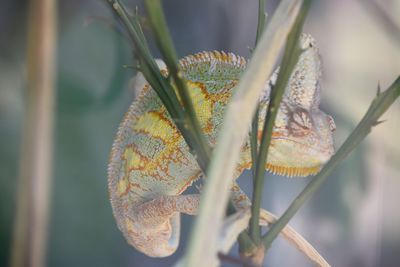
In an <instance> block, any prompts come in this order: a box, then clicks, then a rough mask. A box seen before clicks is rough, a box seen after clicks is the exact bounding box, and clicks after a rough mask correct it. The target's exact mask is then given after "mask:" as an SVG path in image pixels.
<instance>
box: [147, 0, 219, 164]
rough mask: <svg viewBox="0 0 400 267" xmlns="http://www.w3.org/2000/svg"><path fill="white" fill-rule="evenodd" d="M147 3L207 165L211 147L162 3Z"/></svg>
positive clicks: (200, 157)
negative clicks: (184, 73) (200, 120)
mask: <svg viewBox="0 0 400 267" xmlns="http://www.w3.org/2000/svg"><path fill="white" fill-rule="evenodd" d="M145 4H146V8H147V13H148V16H149V20H150V23H151V26H152V29H153V32H154V36H155V39H156V42H157V45H158V47H159V48H160V50H161V53H162V56H163V58H164V61H165V64H166V65H167V67H168V71H169V72H170V74H171V75H172V77H173V79H174V81H175V84H176V87H177V91H178V94H179V97H180V99H181V100H182V104H183V108H184V110H185V112H184V115H185V122H186V125H185V126H186V127H187V128H188V131H190V132H192V133H194V134H193V136H194V137H195V138H196V144H197V146H196V153H197V155H198V160H199V161H200V162H201V165H202V166H207V164H208V161H209V158H210V157H211V147H210V145H209V144H208V142H207V140H206V138H205V136H204V134H203V133H202V132H203V131H202V129H201V127H200V123H199V120H198V119H197V115H196V112H195V110H194V107H193V103H192V100H191V98H190V95H189V91H188V88H187V85H186V82H185V81H184V80H183V79H182V77H181V76H182V75H181V73H180V70H179V64H178V57H177V54H176V51H175V48H174V46H173V43H172V39H171V35H170V33H169V30H168V27H167V22H166V20H165V16H164V13H163V11H162V7H161V3H160V1H159V0H146V1H145Z"/></svg>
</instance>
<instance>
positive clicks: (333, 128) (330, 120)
mask: <svg viewBox="0 0 400 267" xmlns="http://www.w3.org/2000/svg"><path fill="white" fill-rule="evenodd" d="M327 119H328V124H329V129H330V130H331V132H334V131H335V130H336V124H335V121H334V120H333V118H332V116H329V115H328V118H327Z"/></svg>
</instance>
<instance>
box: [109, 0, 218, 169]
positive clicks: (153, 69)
mask: <svg viewBox="0 0 400 267" xmlns="http://www.w3.org/2000/svg"><path fill="white" fill-rule="evenodd" d="M108 3H109V4H110V5H111V8H112V10H113V11H114V12H116V14H117V15H118V17H119V18H120V19H121V21H122V22H123V24H124V25H125V26H126V29H127V31H128V34H129V36H130V37H131V39H132V41H133V42H134V44H135V47H136V50H135V52H136V55H137V57H138V58H139V60H140V62H141V66H140V69H141V71H142V73H143V75H144V77H145V78H146V80H147V81H148V82H149V84H150V85H151V87H152V88H153V89H154V90H155V91H156V93H157V94H158V96H159V97H160V99H161V101H162V102H163V104H164V106H165V107H166V109H167V111H168V112H169V114H170V115H171V118H172V119H173V121H174V122H175V124H176V126H177V128H178V129H179V131H180V132H181V133H182V136H183V137H184V139H185V141H186V143H187V144H188V146H189V148H190V151H191V153H193V154H195V157H196V159H197V161H198V163H199V166H200V168H201V169H202V170H203V172H205V170H206V169H207V166H208V162H209V158H210V154H211V149H210V147H209V145H208V144H207V142H206V139H205V137H204V136H203V134H202V131H201V128H200V126H199V123H198V121H197V118H196V114H195V113H194V109H193V106H192V105H191V102H190V97H189V96H188V94H187V90H185V89H182V88H184V87H185V86H186V85H185V84H184V82H182V80H181V79H179V78H180V77H179V71H178V67H177V60H176V53H175V52H174V49H173V46H172V41H171V43H169V42H168V41H162V42H159V44H160V50H161V51H162V52H163V53H164V52H165V53H167V54H169V53H171V51H172V53H173V55H172V56H171V55H167V56H166V59H167V60H166V61H167V62H166V63H167V64H169V66H168V67H169V68H170V67H171V68H172V70H170V71H171V73H172V74H173V75H174V80H175V83H176V84H177V85H179V86H178V92H179V93H180V94H181V95H180V98H181V100H182V102H183V104H184V105H185V109H184V108H183V107H182V105H181V103H180V101H179V99H178V96H177V95H176V93H175V90H174V88H173V86H172V85H171V83H170V81H169V80H168V78H167V77H164V76H163V75H162V74H161V72H160V70H159V68H158V66H157V64H156V63H155V61H154V59H153V57H152V55H151V53H150V49H149V48H148V45H147V42H146V40H145V38H144V35H143V32H142V30H141V27H140V24H139V22H138V20H137V18H136V17H134V19H133V20H131V18H130V17H129V15H128V12H127V11H126V9H125V7H124V5H123V4H122V3H121V2H120V1H119V0H108ZM154 3H155V2H153V3H151V4H153V5H154ZM151 4H150V5H151ZM155 7H156V10H155V11H153V6H152V7H151V8H150V9H149V11H150V12H149V13H151V14H152V15H156V16H157V17H158V16H160V14H159V13H160V12H161V13H162V11H161V6H160V5H159V7H160V9H158V10H157V6H155ZM153 12H155V13H153ZM162 16H163V15H162ZM154 20H155V21H156V23H155V24H156V28H155V32H156V33H158V34H160V35H161V37H162V38H167V39H169V40H171V39H170V37H165V36H167V35H169V33H168V30H165V29H164V28H160V25H159V22H160V20H158V19H157V18H155V19H154ZM161 20H163V18H162V19H161ZM172 65H174V66H172ZM174 73H175V74H174ZM176 78H178V79H176ZM182 84H183V87H182ZM179 88H181V89H179ZM188 112H189V113H190V114H188Z"/></svg>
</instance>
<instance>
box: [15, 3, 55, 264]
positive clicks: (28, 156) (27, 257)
mask: <svg viewBox="0 0 400 267" xmlns="http://www.w3.org/2000/svg"><path fill="white" fill-rule="evenodd" d="M56 5H57V1H56V0H36V1H30V3H29V18H28V22H29V23H28V51H27V70H28V72H27V95H26V96H27V98H26V99H27V101H26V105H25V116H24V120H25V122H24V130H23V131H22V133H23V134H22V146H21V157H20V163H19V167H20V174H19V179H18V191H17V207H16V215H15V228H14V235H13V244H12V251H11V260H10V265H11V266H12V267H22V266H32V267H39V266H45V262H46V250H47V233H48V218H49V210H50V195H51V184H52V183H51V180H52V179H51V175H52V159H53V156H52V154H53V117H54V80H55V69H56V68H55V54H56V52H55V50H56V39H57V38H56V35H57V34H56V28H57V12H56Z"/></svg>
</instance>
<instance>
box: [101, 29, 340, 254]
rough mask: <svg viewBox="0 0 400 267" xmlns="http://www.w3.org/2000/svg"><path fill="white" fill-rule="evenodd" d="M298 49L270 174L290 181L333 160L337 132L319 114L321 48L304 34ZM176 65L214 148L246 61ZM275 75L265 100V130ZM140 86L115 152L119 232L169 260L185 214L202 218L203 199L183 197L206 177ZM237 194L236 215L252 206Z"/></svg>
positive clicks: (245, 158) (227, 58)
mask: <svg viewBox="0 0 400 267" xmlns="http://www.w3.org/2000/svg"><path fill="white" fill-rule="evenodd" d="M300 46H301V48H302V49H303V53H302V54H301V56H300V59H299V62H298V63H297V65H296V66H295V69H294V71H293V73H292V74H291V77H290V80H289V82H288V85H287V88H286V91H285V94H284V98H283V101H282V103H281V106H280V108H279V112H278V115H277V119H276V122H275V126H274V129H273V133H272V141H271V145H270V151H269V155H268V161H267V164H266V166H265V167H266V169H267V170H269V171H271V172H273V173H275V174H279V175H285V176H307V175H313V174H316V173H317V172H318V171H319V170H320V169H321V167H322V165H323V164H324V163H326V162H327V161H328V160H329V158H330V157H331V156H332V154H333V153H334V148H333V141H332V132H333V131H334V130H335V124H334V122H333V119H332V117H331V116H329V115H327V114H325V113H324V112H323V111H321V110H320V109H319V104H320V89H321V85H320V77H321V62H320V58H319V54H318V48H317V47H316V45H315V42H314V39H313V38H312V37H311V36H310V35H305V34H303V35H302V36H301V38H300ZM179 64H180V68H181V70H182V74H183V78H184V79H185V80H186V82H187V85H188V88H189V92H190V96H191V98H192V101H193V104H194V108H195V111H196V114H197V116H198V118H199V121H200V124H201V127H202V130H203V132H204V134H205V135H206V137H207V139H208V141H209V143H210V144H212V145H215V142H216V137H217V135H218V132H219V130H220V127H221V124H222V121H223V117H224V111H225V107H226V105H227V103H228V102H229V99H230V97H231V95H232V92H233V91H234V90H235V86H236V85H237V83H238V80H239V78H240V76H241V74H242V73H243V71H244V70H245V68H246V61H245V59H244V58H242V57H240V56H236V55H234V54H232V53H224V52H216V51H214V52H201V53H198V54H195V55H190V56H187V57H185V58H183V59H181V60H180V61H179ZM162 71H164V72H166V71H167V70H166V69H165V68H164V69H163V70H162ZM277 72H278V71H276V72H275V73H274V75H273V76H272V77H271V79H270V80H269V81H268V82H267V83H266V85H265V88H264V90H263V94H262V96H261V97H260V111H261V112H260V116H259V123H260V125H261V126H262V125H263V122H264V118H265V112H266V108H267V106H268V102H269V93H270V89H271V86H272V85H273V84H274V83H275V80H276V75H277ZM138 75H139V77H140V75H141V74H138ZM141 77H142V76H141ZM138 84H140V85H138ZM137 85H138V86H140V87H141V88H135V89H136V90H140V92H139V96H138V97H137V98H136V99H135V101H134V102H133V104H132V105H131V106H130V108H129V110H128V112H127V113H126V115H125V117H124V119H123V121H122V123H121V125H120V127H119V129H118V133H117V136H116V139H115V141H114V144H113V147H112V151H111V156H110V163H109V167H108V181H109V193H110V199H111V204H112V208H113V212H114V216H115V219H116V221H117V224H118V228H119V229H120V230H121V231H122V233H123V234H124V237H125V238H126V240H127V241H128V243H129V244H131V245H132V246H134V247H135V248H136V249H138V250H139V251H141V252H143V253H145V254H146V255H149V256H152V257H164V256H168V255H170V254H172V253H173V252H174V251H175V250H176V248H177V246H178V242H179V232H180V213H185V214H191V215H194V214H196V212H197V207H198V204H199V194H183V193H184V191H185V190H186V189H187V188H188V187H189V186H190V185H191V184H192V183H193V182H194V181H195V180H196V179H198V178H200V177H201V176H202V172H201V170H200V168H199V166H198V164H197V162H196V159H195V158H194V156H193V155H192V154H191V153H190V151H189V148H188V146H187V144H186V143H185V141H184V139H183V137H182V135H181V134H180V132H179V130H178V129H177V127H176V126H175V124H174V122H173V121H172V119H171V117H170V116H169V114H168V112H167V111H166V109H165V107H164V106H163V104H162V103H161V101H160V99H159V98H158V96H157V94H156V93H155V91H154V90H153V89H152V88H151V87H150V85H149V84H148V83H146V82H142V83H140V82H139V83H137ZM260 129H262V127H260ZM260 134H261V132H259V136H260ZM248 143H249V142H247V143H246V144H245V145H244V146H243V148H242V151H241V156H240V161H239V162H238V164H237V168H236V171H237V172H236V173H237V175H236V176H239V175H240V174H241V173H242V172H243V170H244V169H248V168H251V164H252V163H251V157H250V147H249V144H248ZM232 193H233V194H232V198H233V202H234V204H235V206H236V208H238V209H243V208H246V207H248V206H249V201H248V199H247V196H246V195H244V193H242V191H241V190H240V188H239V187H238V186H237V185H236V183H235V181H232ZM266 220H268V219H266Z"/></svg>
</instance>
